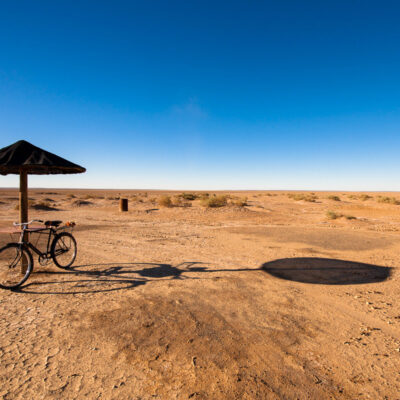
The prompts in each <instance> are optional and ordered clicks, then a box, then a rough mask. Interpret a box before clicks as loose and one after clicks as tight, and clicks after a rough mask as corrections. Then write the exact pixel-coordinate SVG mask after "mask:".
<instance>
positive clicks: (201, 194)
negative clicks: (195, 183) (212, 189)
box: [199, 193, 210, 200]
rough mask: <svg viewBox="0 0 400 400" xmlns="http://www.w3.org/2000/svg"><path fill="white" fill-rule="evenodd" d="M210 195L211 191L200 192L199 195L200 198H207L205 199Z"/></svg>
mask: <svg viewBox="0 0 400 400" xmlns="http://www.w3.org/2000/svg"><path fill="white" fill-rule="evenodd" d="M209 197H210V193H200V195H199V199H200V200H205V199H208V198H209Z"/></svg>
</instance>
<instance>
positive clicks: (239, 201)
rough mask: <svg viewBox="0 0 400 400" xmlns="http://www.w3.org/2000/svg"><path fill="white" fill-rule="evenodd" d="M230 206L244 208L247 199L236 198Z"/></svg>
mask: <svg viewBox="0 0 400 400" xmlns="http://www.w3.org/2000/svg"><path fill="white" fill-rule="evenodd" d="M232 204H233V205H234V206H237V207H245V206H247V205H248V204H247V197H238V198H237V199H234V200H232Z"/></svg>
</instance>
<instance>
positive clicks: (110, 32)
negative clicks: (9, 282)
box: [0, 1, 400, 190]
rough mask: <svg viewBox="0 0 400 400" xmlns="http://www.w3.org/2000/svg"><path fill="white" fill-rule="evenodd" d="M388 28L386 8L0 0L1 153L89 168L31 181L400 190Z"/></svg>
mask: <svg viewBox="0 0 400 400" xmlns="http://www.w3.org/2000/svg"><path fill="white" fill-rule="evenodd" d="M399 17H400V3H399V2H397V1H264V2H263V1H242V2H236V1H229V2H228V1H226V2H222V1H209V2H208V1H189V2H188V1H144V2H134V1H113V2H109V1H107V2H103V1H80V2H71V1H68V2H67V1H56V2H55V1H48V2H46V1H39V2H32V1H27V2H24V1H19V2H3V3H2V4H1V5H0V49H1V51H0V147H3V146H6V145H8V144H11V143H13V142H15V141H17V140H19V139H25V140H28V141H30V142H32V143H33V144H35V145H37V146H39V147H43V148H45V149H47V150H49V151H52V152H54V153H56V154H59V155H61V156H63V157H65V158H67V159H70V160H71V161H73V162H76V163H78V164H81V165H83V166H85V167H86V168H87V173H86V174H82V175H72V176H53V177H49V176H45V177H34V176H32V177H30V186H40V187H46V186H47V187H89V188H147V189H151V188H153V189H161V188H166V189H209V190H213V189H214V190H215V189H304V190H305V189H313V190H318V189H321V190H336V189H338V190H400V179H399V175H400V162H399V149H400V73H399V71H400V45H399V43H400V24H399V23H398V21H399ZM17 183H18V179H17V177H16V176H12V175H10V176H7V177H0V186H15V185H17Z"/></svg>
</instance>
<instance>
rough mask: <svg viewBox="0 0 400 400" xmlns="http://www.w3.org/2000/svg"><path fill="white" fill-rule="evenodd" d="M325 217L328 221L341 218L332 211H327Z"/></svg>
mask: <svg viewBox="0 0 400 400" xmlns="http://www.w3.org/2000/svg"><path fill="white" fill-rule="evenodd" d="M326 217H327V218H328V219H338V218H340V217H341V215H340V214H337V213H335V212H334V211H327V212H326Z"/></svg>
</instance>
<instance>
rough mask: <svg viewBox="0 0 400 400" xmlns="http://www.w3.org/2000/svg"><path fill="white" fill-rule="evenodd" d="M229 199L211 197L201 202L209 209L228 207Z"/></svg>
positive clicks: (222, 196) (225, 197) (223, 196)
mask: <svg viewBox="0 0 400 400" xmlns="http://www.w3.org/2000/svg"><path fill="white" fill-rule="evenodd" d="M227 201H228V198H227V196H226V195H220V196H215V195H214V196H211V197H208V198H205V199H203V200H202V201H201V205H202V206H204V207H208V208H216V207H224V206H226V204H227Z"/></svg>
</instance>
